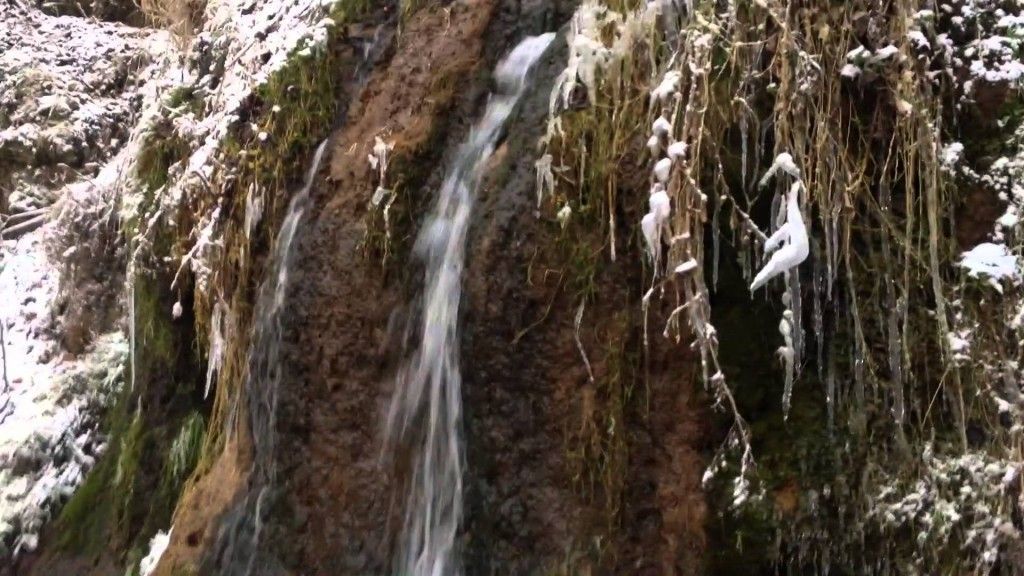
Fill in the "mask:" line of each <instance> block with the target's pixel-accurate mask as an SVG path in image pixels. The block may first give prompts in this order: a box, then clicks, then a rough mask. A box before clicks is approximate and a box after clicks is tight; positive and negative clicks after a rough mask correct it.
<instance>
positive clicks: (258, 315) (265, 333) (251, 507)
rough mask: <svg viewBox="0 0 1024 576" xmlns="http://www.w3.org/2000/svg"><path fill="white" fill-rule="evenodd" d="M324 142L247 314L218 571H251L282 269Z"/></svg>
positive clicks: (277, 362)
mask: <svg viewBox="0 0 1024 576" xmlns="http://www.w3.org/2000/svg"><path fill="white" fill-rule="evenodd" d="M327 142H328V141H327V140H324V141H323V142H321V143H320V145H319V146H318V147H317V149H316V153H315V154H314V155H313V160H312V162H311V163H310V165H309V168H308V169H307V171H306V175H305V180H304V182H303V184H302V188H301V189H300V190H299V191H298V192H297V193H296V194H295V195H294V196H293V197H292V200H291V202H290V203H289V204H288V212H287V214H286V215H285V218H284V221H283V222H282V223H281V229H280V230H279V231H278V234H277V239H276V242H275V243H274V252H273V254H271V260H270V264H269V266H270V268H269V273H268V274H267V277H266V280H264V282H263V284H262V285H261V286H260V292H259V298H258V300H257V301H256V309H255V312H254V314H253V335H252V344H251V346H250V348H249V359H248V362H249V374H248V378H247V381H246V383H245V388H244V390H245V394H246V397H247V400H248V408H249V410H248V412H249V424H250V429H251V431H252V442H253V464H252V470H251V472H250V477H249V490H248V495H247V497H246V498H245V500H244V501H243V502H242V503H241V504H240V505H239V506H238V507H237V508H236V509H235V510H233V511H232V512H231V517H230V519H229V520H228V522H226V524H225V530H224V531H223V532H222V537H221V542H220V552H221V553H220V554H219V556H220V558H221V563H222V569H221V571H220V573H221V574H223V575H225V576H236V575H237V576H248V575H249V574H252V572H253V567H254V564H255V561H256V557H257V550H258V549H259V541H260V532H261V529H262V526H263V516H264V515H265V514H266V512H267V503H268V497H269V495H270V492H271V490H272V489H273V487H274V481H275V477H276V473H277V467H276V459H275V457H274V451H275V446H276V443H277V442H276V441H277V434H276V430H275V425H276V422H277V404H278V402H277V401H278V392H279V390H280V386H281V380H282V373H281V366H282V363H281V336H282V327H281V318H282V312H283V310H284V304H285V295H286V293H287V289H288V273H289V270H290V268H291V265H292V261H293V260H294V251H293V250H292V241H293V240H294V239H295V232H296V230H298V225H299V222H300V221H301V220H302V216H303V215H304V214H305V212H306V210H307V209H308V207H309V204H310V198H309V193H310V190H311V189H312V187H313V182H314V179H315V177H316V174H317V171H318V170H319V169H320V163H321V162H322V161H323V156H324V151H325V150H326V149H327Z"/></svg>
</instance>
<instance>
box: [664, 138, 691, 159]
mask: <svg viewBox="0 0 1024 576" xmlns="http://www.w3.org/2000/svg"><path fill="white" fill-rule="evenodd" d="M686 148H687V146H686V142H683V141H679V142H673V143H672V144H671V145H669V147H668V157H669V158H671V159H672V160H673V161H676V160H679V159H681V158H683V157H684V156H686Z"/></svg>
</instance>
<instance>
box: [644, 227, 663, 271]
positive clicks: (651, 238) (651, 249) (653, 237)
mask: <svg viewBox="0 0 1024 576" xmlns="http://www.w3.org/2000/svg"><path fill="white" fill-rule="evenodd" d="M659 228H660V227H659V226H658V219H657V217H656V216H655V215H654V214H653V213H648V214H646V215H644V217H643V220H641V221H640V229H641V230H643V233H644V240H646V241H647V251H648V253H649V254H650V255H651V261H652V262H654V267H655V269H657V267H658V260H659V257H658V256H659V255H660V253H661V238H660V234H658V231H659Z"/></svg>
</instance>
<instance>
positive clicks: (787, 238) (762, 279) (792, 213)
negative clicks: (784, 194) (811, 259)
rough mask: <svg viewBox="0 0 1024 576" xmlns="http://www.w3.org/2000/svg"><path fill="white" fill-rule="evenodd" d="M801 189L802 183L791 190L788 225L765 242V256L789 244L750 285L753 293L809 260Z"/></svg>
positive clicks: (787, 214) (808, 242) (774, 255)
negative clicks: (801, 207)
mask: <svg viewBox="0 0 1024 576" xmlns="http://www.w3.org/2000/svg"><path fill="white" fill-rule="evenodd" d="M800 188H801V184H800V182H795V183H793V186H792V188H790V191H789V195H788V198H787V202H786V223H785V224H784V225H783V226H782V227H780V228H779V229H778V230H776V231H775V233H774V234H772V235H771V237H770V238H768V241H767V242H765V246H764V250H765V254H768V253H770V252H773V251H775V250H776V248H778V247H779V246H780V245H781V244H782V243H783V242H788V243H787V244H786V245H785V246H783V247H782V248H781V249H778V251H776V252H775V253H774V254H773V255H772V257H771V260H769V261H768V263H767V264H765V266H764V268H762V269H761V271H760V272H758V273H757V276H755V277H754V281H753V282H752V283H751V285H750V291H751V292H753V291H754V290H757V289H758V288H760V287H761V286H764V285H765V284H766V283H767V282H768V281H769V280H771V279H772V278H774V277H775V276H778V275H779V274H781V273H782V272H785V271H787V270H790V269H792V268H795V267H797V266H799V265H800V263H801V262H803V261H804V260H805V259H806V258H807V254H808V251H809V249H810V240H809V239H808V237H807V227H806V226H805V225H804V219H803V215H802V214H801V212H800V203H799V200H798V197H799V192H800Z"/></svg>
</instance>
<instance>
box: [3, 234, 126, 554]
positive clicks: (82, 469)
mask: <svg viewBox="0 0 1024 576" xmlns="http://www.w3.org/2000/svg"><path fill="white" fill-rule="evenodd" d="M46 232H47V230H46V229H45V228H44V229H40V230H37V231H35V232H32V233H30V234H28V235H26V236H23V237H21V238H20V239H19V240H13V241H6V242H4V243H3V251H2V260H0V266H2V270H0V294H2V295H3V296H2V298H0V323H2V325H3V330H4V338H3V343H4V347H3V351H4V361H5V362H4V365H5V367H6V378H5V380H4V381H0V392H2V393H0V557H3V556H4V555H6V554H9V553H14V554H17V553H19V552H21V551H31V550H33V549H34V548H35V546H36V544H37V543H38V534H39V530H40V529H41V528H42V525H43V524H44V523H45V521H46V520H47V519H48V518H49V517H50V516H51V514H52V512H53V511H54V510H55V508H56V506H58V505H59V504H60V503H62V502H63V501H64V500H66V499H67V498H68V497H69V496H70V495H71V493H72V491H73V490H74V489H75V488H76V487H77V486H78V484H80V483H81V481H82V479H83V477H84V475H85V473H86V472H87V471H88V470H89V468H91V467H92V465H93V463H94V462H95V458H96V456H97V455H98V454H99V452H100V451H101V450H102V447H103V446H102V441H101V438H99V436H98V435H97V433H96V418H95V412H96V408H97V407H98V406H99V405H100V404H101V403H102V402H103V401H104V399H105V397H106V396H108V395H109V393H110V392H111V391H112V389H113V388H114V387H115V386H117V385H118V384H119V382H120V380H121V378H120V375H121V372H122V369H123V368H122V367H123V364H124V357H125V354H126V352H127V345H126V344H125V341H124V338H123V336H121V335H120V334H119V333H115V334H111V335H107V336H103V337H100V338H98V339H97V342H96V344H95V345H94V349H93V351H92V352H90V353H87V354H85V355H83V357H82V358H78V359H76V358H73V357H71V356H69V355H65V354H63V353H62V352H61V351H60V344H59V335H58V334H57V333H56V332H55V331H54V330H53V327H54V320H55V314H54V306H53V305H54V299H55V297H56V295H57V280H58V272H57V270H56V268H55V267H54V265H53V263H51V262H50V261H49V260H48V258H47V256H46V251H45V249H44V242H45V240H44V237H45V234H46ZM5 549H6V551H5ZM5 552H6V553H5Z"/></svg>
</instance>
